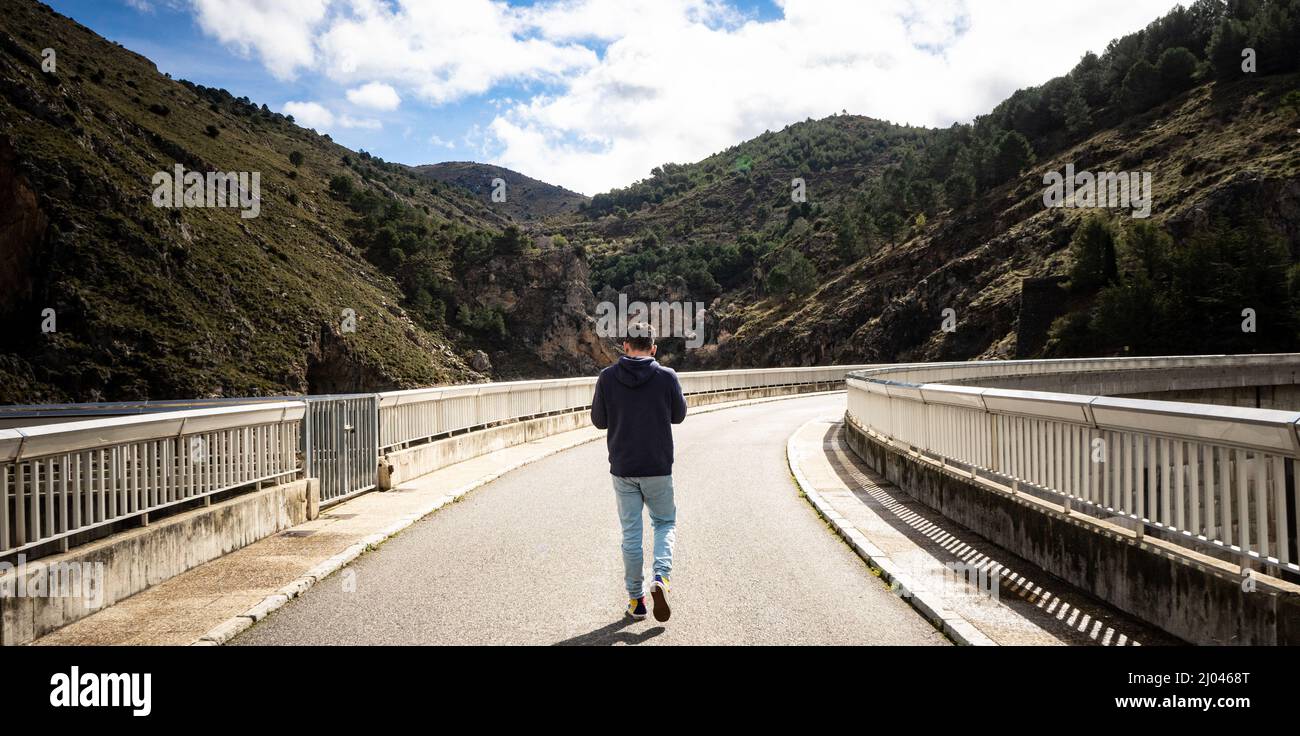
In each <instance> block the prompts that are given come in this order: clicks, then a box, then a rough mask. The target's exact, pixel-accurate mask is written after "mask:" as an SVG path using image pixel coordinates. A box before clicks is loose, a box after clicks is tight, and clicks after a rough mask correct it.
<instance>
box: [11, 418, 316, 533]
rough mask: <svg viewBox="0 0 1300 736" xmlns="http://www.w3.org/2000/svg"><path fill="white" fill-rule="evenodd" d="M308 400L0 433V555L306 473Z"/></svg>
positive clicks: (84, 422) (99, 420) (94, 421)
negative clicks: (302, 443) (303, 440)
mask: <svg viewBox="0 0 1300 736" xmlns="http://www.w3.org/2000/svg"><path fill="white" fill-rule="evenodd" d="M302 416H303V403H302V402H300V401H299V402H275V403H266V404H257V405H251V406H234V407H223V408H215V409H198V410H190V411H177V412H169V413H164V414H152V415H145V416H130V417H115V418H110V419H94V420H90V421H81V422H68V423H63V424H50V425H42V426H37V427H29V428H24V429H6V430H0V554H10V553H13V552H20V551H23V550H25V549H29V548H32V547H36V546H38V545H44V544H48V543H50V542H54V541H59V540H62V541H63V543H64V545H65V546H66V544H67V540H68V538H69V537H71V536H72V535H74V534H78V533H81V532H85V531H88V530H90V529H94V528H96V527H99V526H103V525H106V524H111V523H114V522H118V521H122V520H125V519H128V518H132V517H140V516H142V515H145V514H148V513H149V512H151V511H155V510H158V509H162V508H165V507H168V506H172V505H175V504H179V503H183V502H185V501H189V500H191V499H195V498H200V497H204V496H210V495H211V494H214V493H219V492H221V491H224V490H229V489H232V488H238V487H241V486H246V485H250V484H254V483H257V482H260V481H269V480H275V479H283V478H286V477H290V476H294V475H296V474H297V473H298V472H299V461H298V447H299V446H298V443H299V431H300V423H301V419H302Z"/></svg>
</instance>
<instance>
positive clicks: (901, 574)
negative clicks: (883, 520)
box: [785, 419, 998, 646]
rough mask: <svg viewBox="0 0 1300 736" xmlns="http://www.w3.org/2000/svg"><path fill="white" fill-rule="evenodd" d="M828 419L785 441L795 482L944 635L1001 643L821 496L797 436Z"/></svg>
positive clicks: (851, 544) (984, 643) (976, 643)
mask: <svg viewBox="0 0 1300 736" xmlns="http://www.w3.org/2000/svg"><path fill="white" fill-rule="evenodd" d="M824 421H826V420H825V419H809V420H808V421H807V422H804V423H803V424H801V425H799V428H798V429H796V430H795V431H794V432H793V433H792V434H791V435H790V439H788V440H786V443H785V459H786V464H787V465H789V467H790V475H791V476H793V477H794V481H795V484H796V485H797V486H798V487H799V490H800V491H801V492H802V493H803V495H804V497H805V498H807V499H808V503H809V504H811V505H812V507H813V509H814V510H815V511H816V512H817V514H818V515H819V516H821V517H822V518H823V519H825V520H826V523H828V524H830V525H831V528H833V529H834V530H835V533H836V534H838V535H839V536H840V537H841V538H842V539H843V540H844V541H845V543H847V544H848V545H849V547H851V548H852V549H853V551H854V553H856V554H857V555H858V557H861V558H862V560H863V561H864V562H866V563H867V566H868V567H870V568H871V569H872V570H875V571H876V572H878V573H879V574H880V577H881V578H882V579H883V580H884V581H885V582H887V583H889V584H890V586H891V588H892V589H893V591H894V592H895V593H897V594H898V595H899V596H900V597H902V598H903V599H904V600H905V601H907V603H908V604H909V605H911V606H912V608H915V609H916V610H917V612H919V613H920V614H921V615H922V616H925V618H926V619H927V620H929V621H930V623H932V624H934V626H935V628H937V629H939V630H940V631H941V632H943V634H944V635H945V636H947V637H948V638H950V639H952V640H953V641H954V642H956V643H957V644H959V645H962V646H998V644H997V642H995V641H993V640H992V639H990V638H989V637H988V636H986V635H984V633H982V632H981V631H980V630H979V629H977V628H975V626H974V625H972V624H971V623H970V622H969V621H967V620H966V619H965V618H963V617H962V616H960V615H959V614H957V613H956V612H954V611H952V610H950V609H948V607H947V606H945V605H944V603H943V599H942V598H940V597H939V596H936V595H934V594H933V593H930V592H929V591H926V590H924V589H923V587H922V586H919V585H917V584H916V583H915V582H914V581H913V580H912V578H911V575H909V574H908V573H906V572H905V571H904V570H903V569H902V567H900V566H899V565H897V564H896V563H895V562H894V561H893V560H892V559H891V558H890V557H889V555H888V554H886V553H885V552H884V551H883V550H881V549H880V548H879V547H876V546H875V545H874V544H872V543H871V540H869V539H867V537H866V536H865V535H864V534H863V533H862V532H860V531H858V529H857V527H855V526H853V525H852V524H851V523H849V521H848V519H845V518H844V516H843V515H841V514H840V512H838V511H836V510H835V508H834V507H833V506H831V505H830V503H829V502H827V501H826V499H825V498H823V497H822V495H821V494H820V493H818V492H817V489H816V488H814V487H813V484H812V483H810V482H809V481H808V478H807V477H806V476H805V475H804V473H803V468H801V467H800V466H799V461H798V460H797V454H796V452H795V438H796V437H798V436H799V433H800V432H802V431H803V430H804V428H805V427H807V426H808V425H810V424H814V423H817V422H824Z"/></svg>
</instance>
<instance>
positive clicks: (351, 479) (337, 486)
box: [302, 394, 379, 504]
mask: <svg viewBox="0 0 1300 736" xmlns="http://www.w3.org/2000/svg"><path fill="white" fill-rule="evenodd" d="M306 401H307V413H306V416H304V417H303V425H304V427H305V429H304V431H303V433H302V438H303V460H304V463H305V464H306V467H305V468H304V469H305V471H306V475H307V477H308V478H319V479H320V500H321V503H322V504H325V503H333V502H336V501H338V500H340V499H343V498H347V497H348V496H352V495H355V494H357V493H361V492H363V491H368V490H370V489H372V488H374V487H375V481H376V474H377V471H378V467H379V396H378V395H376V394H366V395H360V396H358V395H350V396H309V397H306Z"/></svg>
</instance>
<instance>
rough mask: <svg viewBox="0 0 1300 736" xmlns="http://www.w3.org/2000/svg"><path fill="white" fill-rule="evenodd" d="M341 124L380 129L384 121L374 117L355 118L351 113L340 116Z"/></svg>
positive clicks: (348, 126)
mask: <svg viewBox="0 0 1300 736" xmlns="http://www.w3.org/2000/svg"><path fill="white" fill-rule="evenodd" d="M339 126H340V127H343V128H363V129H365V130H379V129H380V128H382V127H384V125H383V123H381V122H379V121H378V120H375V119H374V118H354V117H352V116H351V115H342V116H340V117H339Z"/></svg>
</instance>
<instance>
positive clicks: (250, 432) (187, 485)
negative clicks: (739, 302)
mask: <svg viewBox="0 0 1300 736" xmlns="http://www.w3.org/2000/svg"><path fill="white" fill-rule="evenodd" d="M865 367H868V366H861V365H859V366H841V367H822V368H771V369H760V370H750V371H744V370H739V371H706V372H693V373H681V374H679V376H680V379H681V382H682V389H683V391H684V392H686V393H687V394H701V393H713V392H719V391H731V390H738V389H745V388H760V387H767V386H781V385H791V384H800V385H805V384H821V383H834V382H838V381H842V380H843V379H844V376H845V375H846V374H847V373H848V372H849V371H852V370H856V369H860V368H865ZM594 384H595V378H571V379H558V380H542V381H515V382H508V383H489V384H474V385H466V386H450V387H445V388H432V389H417V390H412V391H392V392H387V393H382V394H342V395H333V396H311V397H305V398H293V399H289V400H281V399H282V398H283V397H277V398H267V397H259V398H250V399H246V400H241V399H212V400H209V399H196V400H193V401H161V402H115V403H106V404H69V405H60V406H57V407H44V408H42V407H9V409H10V410H12V411H14V416H24V415H26V416H32V417H46V416H50V415H52V414H60V415H63V416H68V415H79V416H101V417H103V415H105V414H117V415H119V416H111V417H104V418H98V419H93V420H89V421H72V422H63V423H58V424H43V425H40V426H30V427H23V428H17V429H0V555H8V554H12V553H16V552H21V551H24V550H29V549H32V548H35V547H38V546H42V545H48V544H50V543H52V542H57V541H60V540H62V541H63V544H64V545H65V546H66V544H67V540H68V539H69V538H70V537H72V536H73V535H76V534H79V533H82V532H86V531H90V530H92V529H95V528H97V527H102V526H105V525H108V524H113V523H117V522H121V521H125V520H128V519H132V518H140V517H145V516H146V515H147V514H149V513H150V512H151V511H158V510H161V509H164V508H167V507H171V506H176V505H178V504H182V503H185V502H187V501H190V500H193V499H196V498H201V497H207V496H211V495H212V494H214V493H220V492H222V491H228V490H232V489H235V488H240V487H245V486H251V485H255V484H257V483H260V482H263V481H269V480H276V479H286V478H290V477H297V476H299V475H304V476H305V477H310V478H318V479H320V484H321V501H322V502H323V503H336V502H338V501H340V500H342V499H344V498H348V497H351V496H354V495H356V494H358V493H363V492H365V491H368V490H370V489H372V488H374V487H375V485H376V480H377V470H378V461H379V458H380V456H381V455H382V454H384V453H386V452H391V451H393V450H396V449H400V448H403V447H406V446H409V445H411V444H415V443H419V442H423V441H428V440H430V439H434V438H437V437H440V436H444V435H449V434H451V433H453V432H459V431H466V430H471V429H474V428H478V427H484V426H489V425H494V424H500V423H504V422H510V421H518V420H521V419H526V418H529V417H535V416H543V415H547V414H554V413H560V412H569V411H581V410H583V409H586V408H588V407H589V406H590V404H591V395H592V390H593V386H594ZM196 404H197V405H200V406H203V407H205V408H199V409H195V408H192V407H193V406H195V405H196ZM122 415H125V416H122Z"/></svg>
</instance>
